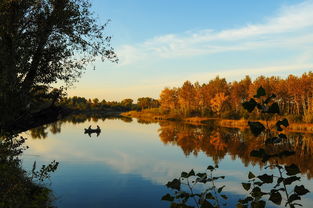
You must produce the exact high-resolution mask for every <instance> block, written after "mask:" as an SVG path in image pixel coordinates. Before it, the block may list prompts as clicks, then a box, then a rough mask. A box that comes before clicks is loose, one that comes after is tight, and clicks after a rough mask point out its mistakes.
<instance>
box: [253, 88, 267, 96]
mask: <svg viewBox="0 0 313 208" xmlns="http://www.w3.org/2000/svg"><path fill="white" fill-rule="evenodd" d="M265 95H266V92H265V89H264V88H263V87H262V86H261V87H259V89H258V90H257V92H256V95H255V96H254V97H255V98H260V97H262V96H265Z"/></svg>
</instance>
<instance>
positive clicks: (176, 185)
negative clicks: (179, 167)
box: [166, 178, 181, 191]
mask: <svg viewBox="0 0 313 208" xmlns="http://www.w3.org/2000/svg"><path fill="white" fill-rule="evenodd" d="M180 185H181V183H180V180H178V179H176V178H175V179H173V180H172V181H169V182H168V183H167V184H166V186H167V187H168V188H172V189H176V190H178V191H179V190H180Z"/></svg>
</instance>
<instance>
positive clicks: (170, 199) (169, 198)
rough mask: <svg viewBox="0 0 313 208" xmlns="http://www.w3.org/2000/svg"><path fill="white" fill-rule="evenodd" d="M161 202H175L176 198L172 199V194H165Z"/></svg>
mask: <svg viewBox="0 0 313 208" xmlns="http://www.w3.org/2000/svg"><path fill="white" fill-rule="evenodd" d="M161 200H163V201H174V197H172V196H171V195H170V194H165V195H164V196H162V198H161Z"/></svg>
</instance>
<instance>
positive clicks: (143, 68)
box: [68, 0, 313, 100]
mask: <svg viewBox="0 0 313 208" xmlns="http://www.w3.org/2000/svg"><path fill="white" fill-rule="evenodd" d="M91 2H92V4H93V6H92V9H93V10H94V11H95V14H96V15H97V17H98V20H99V21H100V22H103V23H104V22H105V21H106V20H107V19H111V20H112V21H111V22H110V24H109V25H108V27H107V34H108V35H112V37H113V38H112V45H113V47H114V48H115V51H116V53H117V55H118V56H119V59H120V62H119V64H114V63H110V62H109V61H105V62H103V63H102V62H100V61H99V62H96V63H94V66H95V67H96V70H92V69H91V68H92V66H90V70H87V71H86V72H85V73H84V74H83V75H82V78H81V79H80V80H79V82H78V83H75V87H74V88H72V89H70V90H69V91H68V94H69V95H70V96H73V95H79V96H84V97H87V98H92V97H98V98H100V99H106V100H121V99H124V98H132V99H134V100H136V99H137V98H138V97H146V96H149V97H154V98H158V97H159V93H160V91H161V90H162V89H163V88H164V87H175V86H180V85H181V84H182V83H183V82H184V81H185V80H190V81H192V82H195V81H199V82H200V83H206V82H208V81H209V80H210V79H212V78H214V77H215V76H217V75H219V76H220V77H225V78H226V79H227V80H228V81H234V80H240V79H242V78H243V77H244V76H245V75H250V76H251V77H252V78H255V77H256V76H259V75H266V76H272V75H275V76H281V77H286V76H287V75H288V74H296V75H300V74H302V73H303V72H307V71H309V70H312V68H313V12H312V11H313V0H306V1H300V0H289V1H287V0H275V1H273V0H263V1H251V0H236V1H232V0H198V1H190V0H188V1H187V0H171V1H169V0H151V1H147V0H92V1H91Z"/></svg>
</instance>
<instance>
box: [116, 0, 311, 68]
mask: <svg viewBox="0 0 313 208" xmlns="http://www.w3.org/2000/svg"><path fill="white" fill-rule="evenodd" d="M312 11H313V0H308V1H304V2H302V3H300V4H296V5H289V6H284V7H282V8H281V9H280V10H279V11H278V12H277V14H276V15H275V16H273V17H271V18H267V19H266V20H265V21H264V23H262V24H249V25H246V26H243V27H241V28H235V29H225V30H222V31H214V30H211V29H206V30H201V31H196V32H193V33H190V32H188V33H184V34H183V35H181V34H166V35H163V36H159V37H154V38H152V39H150V40H146V41H144V42H143V43H140V44H137V45H133V46H130V45H126V46H122V47H121V48H120V49H119V51H118V52H120V60H121V64H122V65H127V64H131V63H134V62H137V61H138V60H143V59H146V60H147V59H148V58H150V59H155V58H175V57H182V56H197V55H206V54H213V53H221V52H226V51H242V50H252V49H257V48H273V47H288V48H290V47H293V48H295V47H296V48H299V47H304V46H305V45H306V44H308V43H310V44H312V43H313V35H312V32H313V12H312Z"/></svg>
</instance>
